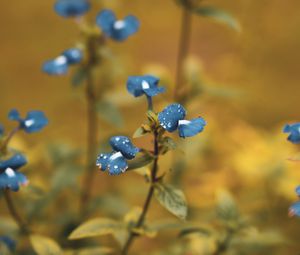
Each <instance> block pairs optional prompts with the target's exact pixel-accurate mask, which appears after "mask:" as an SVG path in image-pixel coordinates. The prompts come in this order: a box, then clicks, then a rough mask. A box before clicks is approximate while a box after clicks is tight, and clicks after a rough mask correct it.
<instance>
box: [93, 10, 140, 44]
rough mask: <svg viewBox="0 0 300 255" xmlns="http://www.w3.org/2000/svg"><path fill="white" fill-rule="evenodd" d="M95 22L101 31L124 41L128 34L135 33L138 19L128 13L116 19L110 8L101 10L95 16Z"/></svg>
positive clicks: (138, 23)
mask: <svg viewBox="0 0 300 255" xmlns="http://www.w3.org/2000/svg"><path fill="white" fill-rule="evenodd" d="M96 24H97V25H98V26H99V27H100V28H101V29H102V31H103V33H104V34H105V35H106V36H107V37H110V38H112V39H114V40H116V41H124V40H126V39H127V38H128V36H130V35H132V34H134V33H136V32H137V31H138V29H139V26H140V22H139V20H138V19H137V18H136V17H134V16H132V15H129V16H127V17H125V18H124V19H123V20H117V19H116V16H115V14H114V13H113V12H112V11H111V10H103V11H101V12H100V13H99V14H98V15H97V17H96Z"/></svg>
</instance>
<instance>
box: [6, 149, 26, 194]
mask: <svg viewBox="0 0 300 255" xmlns="http://www.w3.org/2000/svg"><path fill="white" fill-rule="evenodd" d="M26 163H27V160H26V158H25V157H24V156H23V155H22V154H15V155H14V156H12V157H11V158H9V159H8V160H2V161H0V189H11V190H13V191H18V190H19V189H20V186H24V185H27V184H28V180H27V178H26V176H25V175H24V174H22V173H20V172H19V171H17V169H19V168H20V167H22V166H24V165H25V164H26Z"/></svg>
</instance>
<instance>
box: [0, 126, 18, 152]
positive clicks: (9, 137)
mask: <svg viewBox="0 0 300 255" xmlns="http://www.w3.org/2000/svg"><path fill="white" fill-rule="evenodd" d="M19 130H20V126H17V127H16V128H14V129H13V130H12V131H11V132H10V133H9V134H8V136H7V137H6V139H5V140H4V141H3V143H2V144H1V147H0V151H1V152H5V151H6V148H7V145H8V144H9V142H10V140H11V139H12V138H13V136H14V135H15V134H16V133H17V132H18V131H19Z"/></svg>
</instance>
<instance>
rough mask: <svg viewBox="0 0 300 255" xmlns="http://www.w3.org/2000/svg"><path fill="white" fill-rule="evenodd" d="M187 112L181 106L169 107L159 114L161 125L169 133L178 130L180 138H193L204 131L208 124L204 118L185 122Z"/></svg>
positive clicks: (173, 105)
mask: <svg viewBox="0 0 300 255" xmlns="http://www.w3.org/2000/svg"><path fill="white" fill-rule="evenodd" d="M185 115H186V110H185V109H184V107H183V106H182V105H181V104H177V103H174V104H171V105H168V106H167V107H166V108H165V109H164V110H163V111H162V112H160V113H159V114H158V121H159V123H160V125H161V126H162V127H163V128H164V129H165V130H167V131H168V132H174V131H175V130H177V129H178V132H179V136H180V137H183V138H185V137H191V136H195V135H196V134H198V133H200V132H202V131H203V129H204V127H205V126H206V122H205V120H204V119H203V118H201V117H199V118H195V119H192V120H185Z"/></svg>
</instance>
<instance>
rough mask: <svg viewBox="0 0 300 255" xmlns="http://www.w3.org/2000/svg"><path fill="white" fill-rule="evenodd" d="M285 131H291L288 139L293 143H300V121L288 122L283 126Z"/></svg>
mask: <svg viewBox="0 0 300 255" xmlns="http://www.w3.org/2000/svg"><path fill="white" fill-rule="evenodd" d="M283 132H284V133H289V136H288V138H287V139H288V140H289V141H290V142H292V143H295V144H297V143H300V123H295V124H290V125H289V124H287V125H285V126H284V128H283Z"/></svg>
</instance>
